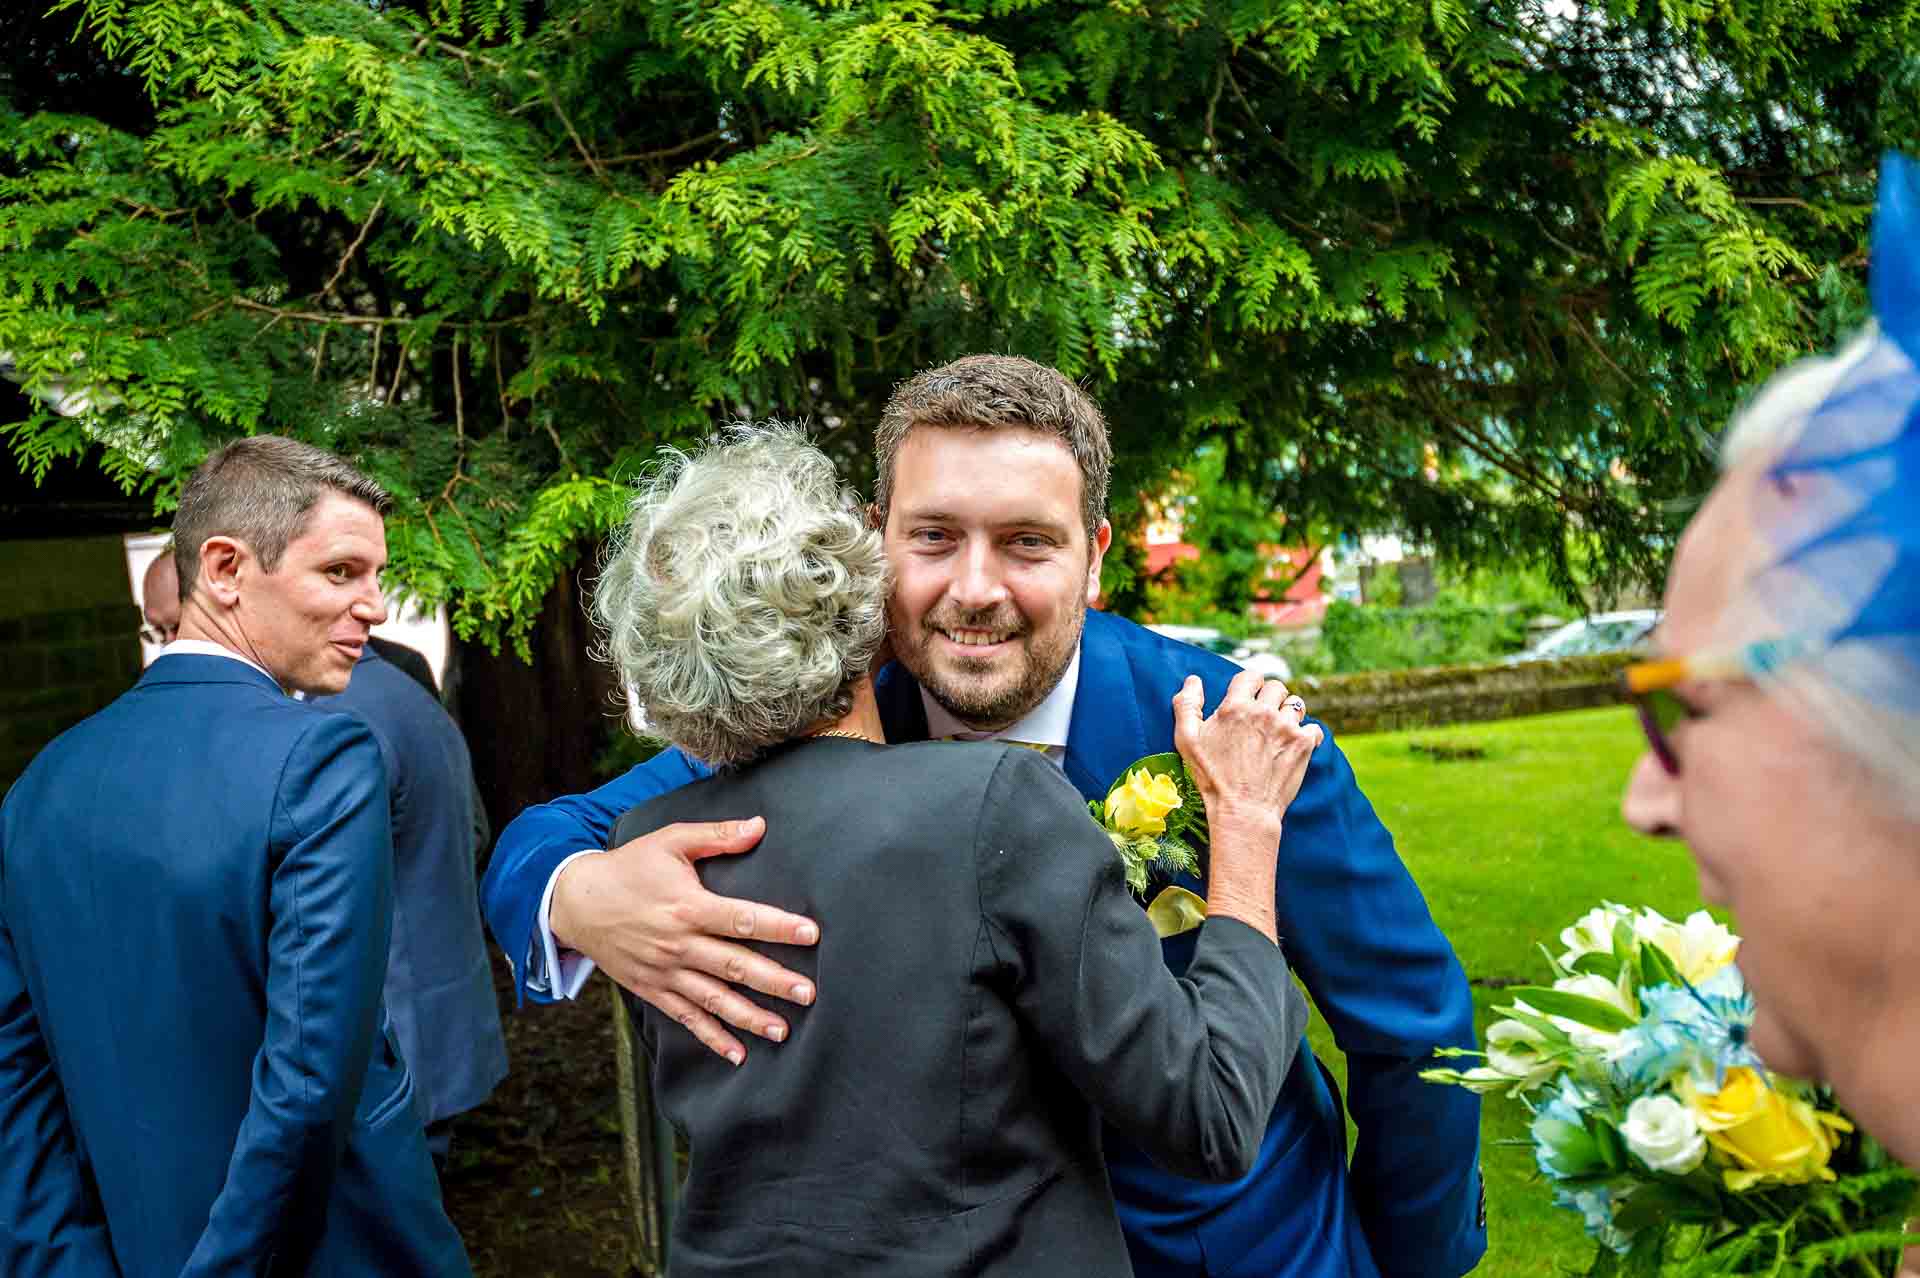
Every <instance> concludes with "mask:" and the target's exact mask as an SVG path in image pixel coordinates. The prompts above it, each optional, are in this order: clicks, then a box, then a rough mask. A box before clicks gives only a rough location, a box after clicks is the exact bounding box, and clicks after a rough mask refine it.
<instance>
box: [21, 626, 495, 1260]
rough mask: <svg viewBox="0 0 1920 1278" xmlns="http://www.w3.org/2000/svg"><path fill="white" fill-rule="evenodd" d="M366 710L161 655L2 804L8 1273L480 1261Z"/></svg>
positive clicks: (217, 662)
mask: <svg viewBox="0 0 1920 1278" xmlns="http://www.w3.org/2000/svg"><path fill="white" fill-rule="evenodd" d="M392 874H393V845H392V840H391V836H390V834H389V831H388V818H387V791H386V774H385V770H384V769H383V768H382V766H381V763H380V754H379V748H378V747H377V746H376V745H375V743H374V740H373V737H372V736H371V735H370V734H369V732H368V731H367V728H366V726H365V725H364V724H362V723H360V722H359V721H358V720H356V719H353V718H351V717H349V716H347V715H341V714H326V713H319V712H316V711H315V710H314V709H313V708H312V707H310V706H305V705H301V704H299V703H298V702H295V701H293V700H291V699H289V698H288V697H286V696H285V695H284V694H283V693H282V692H281V691H280V689H279V688H278V687H276V686H275V685H274V683H273V681H272V680H270V679H268V678H267V677H266V676H265V675H262V674H260V673H259V672H258V671H256V670H253V669H251V668H250V667H248V666H245V665H243V664H241V663H240V662H237V661H231V660H228V659H226V658H223V657H213V656H188V655H183V654H173V655H170V656H166V657H162V658H161V659H160V660H159V661H157V662H155V663H154V665H153V667H152V668H151V669H149V670H148V671H147V673H146V674H145V676H143V677H142V679H141V680H140V682H139V683H138V684H136V685H135V686H134V688H133V689H132V690H131V691H129V692H128V693H126V694H125V695H124V696H122V697H121V698H120V699H119V700H117V701H115V702H114V703H113V704H112V705H110V706H108V707H107V708H106V709H105V710H103V711H101V712H100V713H99V714H97V715H95V716H93V717H92V718H90V719H88V720H86V721H85V722H83V723H81V724H79V725H78V726H76V727H75V728H73V729H72V730H70V731H69V732H67V733H65V734H64V735H62V736H61V737H60V738H59V739H58V740H56V741H55V742H54V743H53V744H52V745H50V746H48V747H47V748H46V750H45V751H43V752H42V753H41V754H40V756H39V758H37V759H36V760H35V761H34V762H33V764H32V766H30V767H29V768H28V769H27V771H26V773H25V775H23V776H22V777H21V778H20V780H19V781H18V782H17V783H16V784H15V785H14V787H13V790H12V792H11V793H10V794H9V795H8V796H7V800H6V803H5V805H4V807H0V1273H6V1274H7V1275H9V1276H10V1278H42V1276H45V1275H63V1276H64V1275H75V1276H79V1275H85V1276H86V1278H101V1276H102V1275H109V1276H110V1275H113V1274H116V1273H118V1274H122V1275H125V1278H146V1276H147V1275H153V1276H155V1278H158V1276H159V1275H167V1276H168V1278H173V1276H174V1275H179V1274H194V1275H202V1274H205V1275H214V1274H219V1275H227V1274H232V1275H240V1274H248V1275H256V1274H305V1275H325V1276H328V1278H331V1276H333V1275H339V1276H340V1278H346V1276H347V1275H360V1274H368V1273H379V1274H383V1275H463V1274H467V1273H468V1272H469V1269H468V1266H467V1262H466V1255H465V1252H464V1250H463V1248H462V1246H461V1243H460V1239H459V1236H458V1235H457V1234H456V1233H455V1232H454V1229H453V1226H452V1224H451V1223H450V1222H449V1221H448V1220H447V1217H446V1214H445V1212H444V1211H443V1210H442V1208H441V1205H440V1192H439V1186H438V1184H437V1183H436V1181H435V1179H434V1174H433V1167H432V1164H431V1162H430V1161H429V1160H428V1157H427V1151H426V1143H425V1139H424V1136H423V1134H422V1131H421V1123H420V1118H419V1115H418V1114H417V1113H416V1111H415V1109H414V1095H413V1085H412V1081H411V1080H410V1078H409V1077H408V1075H407V1072H406V1069H405V1067H404V1066H402V1065H401V1063H400V1060H399V1057H398V1056H397V1054H396V1053H395V1051H394V1049H393V1045H392V1042H391V1039H390V1038H389V1037H388V1036H387V1035H386V1034H385V1033H383V1032H382V1025H383V1021H384V1016H383V1013H382V1010H381V1004H380V985H381V980H382V977H383V974H384V971H385V967H386V955H387V932H388V927H389V922H390V919H391V916H392V903H391V885H392Z"/></svg>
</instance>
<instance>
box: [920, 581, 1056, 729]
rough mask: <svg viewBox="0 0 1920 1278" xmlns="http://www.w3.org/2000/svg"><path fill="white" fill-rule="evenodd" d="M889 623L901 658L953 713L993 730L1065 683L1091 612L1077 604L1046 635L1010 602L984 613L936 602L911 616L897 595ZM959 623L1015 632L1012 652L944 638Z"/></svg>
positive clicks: (961, 626)
mask: <svg viewBox="0 0 1920 1278" xmlns="http://www.w3.org/2000/svg"><path fill="white" fill-rule="evenodd" d="M887 622H888V625H889V627H890V628H891V633H892V637H893V655H894V659H895V660H897V661H898V662H899V663H900V664H901V665H903V666H905V667H906V668H907V670H908V672H909V673H911V674H912V675H913V677H914V678H915V679H917V680H919V682H920V686H921V687H922V688H925V689H926V690H927V694H928V695H929V696H931V697H932V698H933V699H934V701H935V702H936V703H938V704H939V706H940V707H941V708H942V709H943V710H945V711H946V712H947V713H948V714H950V715H952V716H953V717H954V718H956V719H958V720H960V722H962V723H964V724H966V725H967V726H968V727H969V728H972V729H974V730H976V731H981V732H987V731H992V730H995V729H998V728H1004V727H1006V726H1007V725H1008V724H1010V723H1012V722H1014V721H1015V720H1017V719H1019V718H1021V717H1022V716H1023V715H1026V714H1028V713H1029V712H1031V711H1032V709H1033V708H1034V707H1035V706H1037V705H1039V704H1040V703H1041V702H1042V701H1044V700H1046V699H1047V694H1048V693H1050V692H1052V691H1053V690H1054V688H1055V687H1057V686H1058V685H1059V683H1060V679H1061V676H1063V675H1065V674H1066V672H1067V667H1068V666H1069V665H1071V664H1072V663H1073V654H1074V652H1075V651H1076V650H1078V648H1079V646H1080V631H1081V629H1082V628H1083V627H1084V626H1085V624H1086V610H1085V609H1084V608H1076V609H1073V610H1071V612H1070V615H1069V617H1067V618H1063V619H1062V624H1060V625H1059V626H1057V627H1055V628H1054V629H1053V630H1052V632H1051V633H1039V632H1036V631H1034V630H1033V629H1032V628H1031V627H1030V626H1029V625H1028V624H1027V621H1026V618H1024V617H1022V616H1021V615H1020V614H1019V613H1018V612H1016V611H1014V610H1013V609H1012V608H1010V607H1009V608H1001V609H994V610H989V611H984V612H967V611H965V610H963V609H958V608H945V609H942V608H935V609H934V610H933V611H932V612H931V613H929V614H927V615H926V616H924V617H919V618H908V617H904V616H902V615H901V613H900V611H899V610H898V608H896V607H895V605H894V603H893V601H892V600H891V599H889V600H888V601H887ZM955 629H967V630H987V631H995V632H999V631H1006V632H1010V638H1009V640H1008V641H1007V643H1006V644H1004V645H1002V646H1003V647H1005V648H1007V649H1010V651H1005V652H997V653H995V654H994V655H993V656H991V657H985V658H980V657H970V656H968V655H967V654H966V652H965V650H964V649H959V648H957V647H956V646H955V645H954V644H952V643H950V642H949V641H948V640H947V639H946V638H945V637H944V634H943V632H945V631H950V630H955Z"/></svg>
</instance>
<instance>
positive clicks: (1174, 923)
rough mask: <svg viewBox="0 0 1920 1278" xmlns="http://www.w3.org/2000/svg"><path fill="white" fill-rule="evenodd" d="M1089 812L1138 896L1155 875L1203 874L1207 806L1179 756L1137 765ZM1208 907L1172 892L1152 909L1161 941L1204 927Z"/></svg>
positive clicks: (1164, 892) (1160, 757)
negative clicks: (1201, 857)
mask: <svg viewBox="0 0 1920 1278" xmlns="http://www.w3.org/2000/svg"><path fill="white" fill-rule="evenodd" d="M1087 810H1088V811H1089V812H1091V813H1092V814H1093V819H1094V821H1095V822H1097V823H1098V824H1099V826H1100V828H1101V829H1102V830H1104V831H1106V835H1107V837H1108V838H1109V839H1111V840H1112V841H1113V846H1114V849H1115V850H1116V851H1117V852H1119V854H1120V864H1121V865H1122V867H1124V869H1125V872H1126V876H1127V886H1128V887H1129V888H1131V889H1132V890H1133V894H1134V895H1135V896H1138V897H1140V898H1142V899H1143V900H1144V899H1145V897H1146V891H1147V884H1148V882H1149V880H1150V879H1151V878H1152V876H1153V872H1154V871H1155V870H1159V871H1160V872H1161V873H1163V874H1166V875H1168V876H1171V875H1174V874H1196V875H1197V874H1199V873H1200V849H1202V848H1204V847H1206V846H1207V837H1208V836H1207V807H1206V804H1205V802H1203V801H1202V800H1201V798H1200V791H1199V789H1198V788H1197V787H1196V786H1195V785H1194V784H1193V778H1192V777H1191V776H1189V775H1187V765H1186V764H1185V763H1183V762H1181V760H1180V756H1179V755H1178V754H1177V753H1174V752H1172V751H1169V752H1167V753H1165V754H1150V755H1148V756H1147V757H1146V758H1144V759H1141V760H1139V761H1137V762H1135V763H1134V764H1133V765H1131V766H1130V767H1128V768H1127V770H1126V771H1125V772H1124V773H1122V774H1121V776H1120V778H1119V779H1118V780H1116V781H1115V782H1114V783H1113V785H1112V786H1111V787H1109V788H1108V790H1107V797H1106V798H1105V799H1104V800H1096V801H1094V802H1091V803H1089V804H1087ZM1206 915H1207V903H1206V902H1205V901H1204V900H1202V899H1201V898H1200V897H1198V896H1195V895H1194V894H1193V893H1192V892H1189V891H1187V890H1186V889H1185V888H1183V887H1167V888H1163V889H1161V891H1160V892H1159V893H1158V894H1157V895H1156V896H1155V897H1154V898H1153V902H1152V904H1150V905H1148V906H1147V917H1148V918H1150V919H1152V920H1153V926H1154V929H1155V930H1156V931H1158V932H1159V933H1160V935H1161V936H1162V937H1168V936H1177V935H1179V934H1180V933H1182V932H1186V931H1190V930H1191V929H1193V928H1196V927H1199V926H1200V921H1201V920H1202V919H1204V918H1205V917H1206Z"/></svg>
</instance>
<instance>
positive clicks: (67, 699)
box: [0, 537, 140, 791]
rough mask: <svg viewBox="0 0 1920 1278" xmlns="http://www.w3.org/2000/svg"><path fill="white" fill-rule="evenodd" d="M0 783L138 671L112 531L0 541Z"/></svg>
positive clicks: (129, 596) (136, 616)
mask: <svg viewBox="0 0 1920 1278" xmlns="http://www.w3.org/2000/svg"><path fill="white" fill-rule="evenodd" d="M0 580H4V581H5V582H6V589H5V590H4V591H0V791H4V790H5V788H6V787H7V786H10V785H12V784H13V781H14V778H16V777H18V776H19V775H20V773H21V772H23V771H25V770H26V766H27V764H28V763H29V762H31V761H32V759H33V756H34V755H36V754H38V753H39V752H40V750H41V749H42V748H43V747H44V746H45V745H46V744H47V742H49V741H51V740H53V738H54V737H56V736H58V735H60V733H62V732H64V731H65V730H66V729H68V728H70V727H72V726H73V725H74V724H76V723H78V722H79V721H80V720H82V719H84V718H86V717H87V716H88V715H90V714H92V713H93V712H94V711H96V710H98V709H100V708H101V707H102V706H104V705H106V704H107V703H108V702H109V701H112V700H113V699H114V698H115V697H117V696H119V695H120V694H121V693H122V692H125V691H126V690H127V688H128V687H130V686H131V685H132V684H133V681H134V680H135V679H137V678H139V676H140V638H139V626H140V613H139V610H138V609H136V608H135V607H134V606H133V591H132V585H131V583H130V582H129V581H128V580H127V568H126V559H125V552H124V551H123V550H122V548H121V542H120V539H119V538H118V537H92V538H76V539H68V540H47V541H22V542H7V543H4V544H0Z"/></svg>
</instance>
